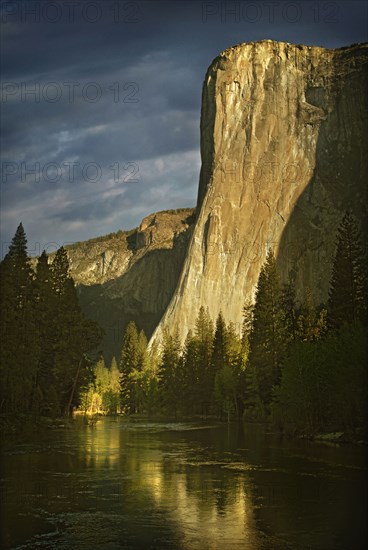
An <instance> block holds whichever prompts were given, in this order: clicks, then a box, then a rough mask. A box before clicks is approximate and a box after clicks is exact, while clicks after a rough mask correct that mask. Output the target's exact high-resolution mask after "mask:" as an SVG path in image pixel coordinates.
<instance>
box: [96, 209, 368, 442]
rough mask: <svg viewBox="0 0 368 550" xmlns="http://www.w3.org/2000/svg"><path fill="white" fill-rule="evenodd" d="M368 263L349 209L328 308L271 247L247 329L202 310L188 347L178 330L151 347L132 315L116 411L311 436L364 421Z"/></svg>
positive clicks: (339, 239) (246, 314) (248, 308)
mask: <svg viewBox="0 0 368 550" xmlns="http://www.w3.org/2000/svg"><path fill="white" fill-rule="evenodd" d="M366 267H367V261H366V256H365V254H364V251H363V247H362V244H361V241H360V235H359V231H358V227H357V224H356V222H355V220H354V218H353V217H352V215H351V214H349V213H347V214H346V215H345V216H344V218H343V220H342V223H341V225H340V227H339V229H338V236H337V246H336V254H335V258H334V261H333V270H332V278H331V282H330V291H329V298H328V303H327V304H326V307H325V306H319V307H316V306H315V305H314V299H313V290H312V289H309V288H305V289H304V298H303V300H302V303H298V302H297V300H296V290H295V284H294V281H295V276H290V278H289V281H288V283H287V284H282V283H281V279H280V274H279V272H278V267H277V262H276V259H275V257H274V254H273V252H272V250H269V252H268V255H267V258H266V261H265V264H264V265H263V267H262V269H261V272H260V276H259V280H258V284H257V289H256V296H255V301H254V304H250V303H247V304H246V305H245V306H244V317H243V327H242V332H241V334H238V333H237V331H236V330H235V326H234V325H233V324H232V323H229V324H226V322H225V320H224V318H223V315H222V314H221V313H220V314H219V315H218V318H217V320H216V323H215V325H214V324H213V322H212V320H211V318H210V316H209V314H208V310H206V309H205V308H203V307H201V309H200V310H199V313H198V317H197V319H196V322H195V327H194V330H193V331H190V332H189V333H188V335H187V338H186V341H185V343H184V346H183V347H182V346H181V345H180V340H179V336H178V331H177V330H176V331H175V330H174V331H173V332H169V331H166V332H165V333H164V335H163V339H162V342H161V346H160V352H158V348H157V346H155V345H154V346H152V347H151V348H150V349H149V350H148V349H147V341H146V338H145V336H144V333H143V332H140V333H139V332H138V329H137V327H136V326H135V324H134V323H133V322H131V323H130V324H129V325H128V327H127V329H126V332H125V335H124V339H123V346H122V350H121V357H120V362H119V366H118V370H119V372H120V401H119V406H118V408H117V409H114V410H118V409H119V410H120V411H121V412H125V413H128V414H129V413H148V414H152V413H158V412H160V413H165V414H168V415H171V416H177V415H190V416H193V415H201V416H206V415H216V416H219V417H222V418H230V417H235V416H236V417H239V418H240V417H245V418H247V419H251V420H270V419H272V420H273V421H274V422H277V423H278V424H279V425H280V426H281V427H284V428H286V429H288V430H292V431H299V432H305V433H309V434H311V433H315V432H317V431H319V430H323V429H344V430H350V429H354V428H356V427H362V426H364V424H365V421H366V390H367V366H366V365H367V363H368V361H367V337H366V336H367V333H366V329H367V269H366ZM111 372H112V370H111ZM106 387H107V386H106ZM106 391H107V390H106ZM108 403H109V400H108V399H107V400H106V406H105V408H106V410H109V407H110V405H109V404H108Z"/></svg>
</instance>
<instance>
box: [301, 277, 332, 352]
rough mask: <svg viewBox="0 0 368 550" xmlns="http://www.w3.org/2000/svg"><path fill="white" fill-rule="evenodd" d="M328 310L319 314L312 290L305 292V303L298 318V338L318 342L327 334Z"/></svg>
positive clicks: (307, 289) (323, 310) (308, 289)
mask: <svg viewBox="0 0 368 550" xmlns="http://www.w3.org/2000/svg"><path fill="white" fill-rule="evenodd" d="M326 314H327V312H326V310H325V309H322V310H321V311H320V312H319V313H318V312H317V309H316V307H315V305H314V302H313V296H312V291H311V290H310V288H308V287H307V288H306V289H305V290H304V301H303V304H302V307H301V311H300V313H299V316H298V317H297V326H298V329H297V336H298V338H299V339H301V340H302V341H304V342H311V341H313V340H318V339H319V338H321V337H322V336H323V335H324V334H325V332H326V328H327V326H326V324H327V323H326Z"/></svg>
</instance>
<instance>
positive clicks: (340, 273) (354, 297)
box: [328, 212, 368, 329]
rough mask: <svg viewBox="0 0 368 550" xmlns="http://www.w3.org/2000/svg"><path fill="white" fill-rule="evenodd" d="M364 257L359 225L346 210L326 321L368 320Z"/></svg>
mask: <svg viewBox="0 0 368 550" xmlns="http://www.w3.org/2000/svg"><path fill="white" fill-rule="evenodd" d="M367 289H368V284H367V258H366V256H365V255H364V253H363V247H362V244H361V239H360V233H359V230H358V225H357V223H356V221H355V220H354V218H353V216H352V215H351V213H350V212H347V213H346V214H345V216H344V218H343V220H342V222H341V224H340V226H339V228H338V232H337V243H336V254H335V258H334V261H333V268H332V277H331V285H330V291H329V300H328V324H329V327H330V328H331V329H338V328H339V327H341V326H342V325H343V324H344V323H352V322H354V321H361V322H363V323H366V322H367Z"/></svg>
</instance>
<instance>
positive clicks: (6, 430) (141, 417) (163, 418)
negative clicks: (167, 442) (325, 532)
mask: <svg viewBox="0 0 368 550" xmlns="http://www.w3.org/2000/svg"><path fill="white" fill-rule="evenodd" d="M106 416H108V415H101V414H97V415H84V414H83V413H82V412H81V411H75V413H74V415H73V417H67V416H62V417H56V418H51V417H46V416H38V417H32V416H29V415H25V414H18V415H12V416H10V415H0V434H1V437H2V438H4V437H5V438H8V437H12V436H17V437H22V436H27V435H29V434H32V433H39V432H43V431H48V430H59V429H71V428H72V427H73V425H74V424H75V420H76V419H77V418H81V417H83V418H85V420H86V422H85V423H86V424H87V425H89V426H93V425H94V424H95V423H96V422H97V420H98V419H99V418H104V417H106ZM110 418H116V419H117V418H124V421H126V422H132V423H136V422H171V423H175V422H201V423H204V424H205V423H208V422H216V423H219V424H222V423H223V424H227V423H228V422H227V421H225V420H223V419H220V418H218V417H216V416H206V417H198V416H185V417H181V416H180V417H168V416H167V415H158V414H156V415H145V414H132V415H121V414H118V415H111V416H110ZM234 423H242V424H243V423H244V420H236V419H233V420H232V421H231V424H234ZM246 423H247V424H252V425H259V426H260V430H261V431H265V432H273V433H275V434H279V435H281V436H282V437H285V438H286V439H302V440H308V441H316V442H323V443H326V444H335V445H340V444H341V445H344V444H354V445H368V437H367V431H366V430H365V429H363V428H356V429H355V430H350V431H342V430H341V431H339V430H335V431H329V432H321V433H315V434H311V433H307V432H305V433H300V432H296V431H292V430H290V429H289V430H285V431H284V430H280V429H279V428H277V427H276V426H275V425H274V424H272V423H269V422H256V421H253V422H249V421H246Z"/></svg>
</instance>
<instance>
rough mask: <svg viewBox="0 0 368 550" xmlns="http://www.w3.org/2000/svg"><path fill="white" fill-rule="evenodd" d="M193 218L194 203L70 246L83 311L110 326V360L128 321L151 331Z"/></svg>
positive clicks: (174, 280)
mask: <svg viewBox="0 0 368 550" xmlns="http://www.w3.org/2000/svg"><path fill="white" fill-rule="evenodd" d="M194 219H195V215H194V209H190V208H182V209H179V210H171V211H166V212H157V213H155V214H151V215H149V216H147V217H146V218H144V219H143V220H142V222H141V224H140V226H139V227H138V228H136V229H133V230H131V231H119V232H117V233H111V234H110V235H106V236H104V237H98V238H96V239H91V240H89V241H85V242H79V243H74V244H73V245H70V246H67V247H66V250H67V253H68V258H69V263H70V268H71V274H72V276H73V278H74V280H75V283H76V285H77V289H78V295H79V301H80V305H81V307H82V310H83V311H84V313H85V314H86V315H87V316H88V317H89V318H90V319H93V320H95V321H97V323H98V324H99V325H100V326H101V327H102V328H103V329H104V331H105V336H104V339H103V341H102V344H101V347H102V350H103V352H104V355H105V358H106V359H107V360H108V361H109V360H110V359H111V357H112V355H115V356H116V357H118V356H119V352H120V349H121V344H122V336H123V331H124V329H125V327H126V325H127V323H128V322H129V321H131V320H134V321H135V322H136V323H137V325H138V326H139V327H140V328H141V329H144V331H145V333H146V334H147V336H148V337H150V336H151V334H152V332H153V330H154V329H155V327H156V326H157V324H158V322H159V320H160V318H161V317H162V315H163V313H164V311H165V309H166V307H167V305H168V303H169V302H170V299H171V297H172V295H173V292H174V290H175V288H176V285H177V282H178V279H179V275H180V272H181V268H182V266H183V262H184V258H185V253H186V249H187V245H188V241H189V238H190V235H191V231H192V228H193V222H194ZM52 257H53V255H51V257H50V260H52Z"/></svg>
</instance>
